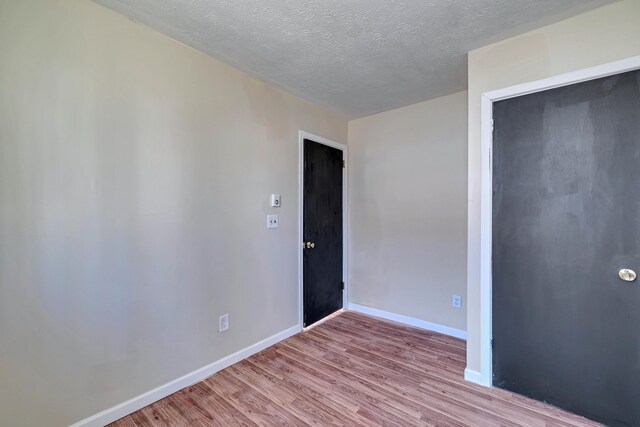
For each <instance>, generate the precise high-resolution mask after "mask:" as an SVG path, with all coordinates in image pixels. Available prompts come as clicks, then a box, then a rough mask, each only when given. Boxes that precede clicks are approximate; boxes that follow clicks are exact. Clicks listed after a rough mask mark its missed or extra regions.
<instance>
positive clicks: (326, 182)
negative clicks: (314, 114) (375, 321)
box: [303, 139, 343, 326]
mask: <svg viewBox="0 0 640 427" xmlns="http://www.w3.org/2000/svg"><path fill="white" fill-rule="evenodd" d="M342 159H343V156H342V150H338V149H336V148H332V147H328V146H326V145H323V144H318V143H317V142H314V141H311V140H308V139H305V140H304V203H303V204H304V212H303V239H304V249H303V288H304V292H303V299H304V325H305V326H307V325H311V324H312V323H315V322H317V321H318V320H320V319H322V318H323V317H325V316H327V315H328V314H331V313H333V312H335V311H337V310H339V309H341V308H342V290H343V283H342V268H343V266H342V254H343V252H342V244H343V242H342V223H343V218H342V169H343V163H342Z"/></svg>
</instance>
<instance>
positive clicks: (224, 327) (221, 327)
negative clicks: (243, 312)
mask: <svg viewBox="0 0 640 427" xmlns="http://www.w3.org/2000/svg"><path fill="white" fill-rule="evenodd" d="M228 330H229V315H228V314H223V315H222V316H220V319H218V332H224V331H228Z"/></svg>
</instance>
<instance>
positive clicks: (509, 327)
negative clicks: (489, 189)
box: [493, 71, 640, 426]
mask: <svg viewBox="0 0 640 427" xmlns="http://www.w3.org/2000/svg"><path fill="white" fill-rule="evenodd" d="M494 122H495V125H494V126H495V129H494V146H493V159H494V160H493V162H494V169H493V180H494V181H493V182H494V184H493V339H494V343H493V373H494V379H493V381H494V384H495V385H496V386H499V387H503V388H507V389H510V390H513V391H516V392H519V393H522V394H525V395H528V396H531V397H534V398H536V399H539V400H543V401H547V402H549V403H552V404H555V405H557V406H560V407H563V408H566V409H569V410H571V411H573V412H576V413H578V414H582V415H585V416H587V417H589V418H592V419H595V420H598V421H601V422H604V423H605V424H607V425H614V426H640V282H639V281H627V280H630V279H631V278H632V276H633V275H632V274H631V273H630V272H627V273H626V274H625V273H624V272H623V273H622V274H621V276H622V278H621V277H619V272H620V271H621V270H622V269H631V270H634V271H636V272H638V271H640V72H638V71H633V72H628V73H624V74H619V75H616V76H612V77H607V78H602V79H598V80H593V81H589V82H585V83H580V84H575V85H571V86H567V87H562V88H558V89H553V90H549V91H545V92H540V93H536V94H532V95H527V96H522V97H519V98H514V99H509V100H505V101H500V102H497V103H495V104H494Z"/></svg>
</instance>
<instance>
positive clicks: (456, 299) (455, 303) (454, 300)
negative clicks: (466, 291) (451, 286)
mask: <svg viewBox="0 0 640 427" xmlns="http://www.w3.org/2000/svg"><path fill="white" fill-rule="evenodd" d="M451 307H453V308H460V307H462V297H461V296H460V295H456V294H453V295H452V296H451Z"/></svg>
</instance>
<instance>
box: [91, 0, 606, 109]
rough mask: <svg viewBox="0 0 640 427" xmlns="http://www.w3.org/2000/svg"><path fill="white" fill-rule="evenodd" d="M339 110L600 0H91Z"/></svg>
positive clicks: (448, 79)
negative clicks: (475, 50)
mask: <svg viewBox="0 0 640 427" xmlns="http://www.w3.org/2000/svg"><path fill="white" fill-rule="evenodd" d="M96 1H97V2H98V3H100V4H103V5H105V6H107V7H109V8H111V9H114V10H116V11H118V12H121V13H123V14H125V15H127V16H129V17H131V18H132V19H134V20H136V21H139V22H141V23H143V24H146V25H148V26H150V27H152V28H154V29H156V30H158V31H159V32H161V33H164V34H166V35H167V36H169V37H171V38H173V39H175V40H178V41H180V42H182V43H184V44H186V45H189V46H191V47H193V48H195V49H198V50H200V51H202V52H204V53H206V54H209V55H211V56H213V57H215V58H217V59H219V60H221V61H223V62H226V63H227V64H230V65H232V66H234V67H235V68H238V69H240V70H242V71H245V72H247V73H249V74H251V75H253V76H255V77H257V78H259V79H261V80H264V81H266V82H269V83H271V84H273V85H275V86H278V87H280V88H282V89H285V90H287V91H289V92H291V93H293V94H295V95H298V96H300V97H302V98H304V99H307V100H309V101H311V102H314V103H317V104H319V105H322V106H325V107H327V108H328V109H330V110H332V111H334V112H336V113H338V114H340V115H343V116H345V117H347V118H356V117H362V116H366V115H369V114H372V113H376V112H380V111H386V110H390V109H393V108H396V107H401V106H405V105H409V104H413V103H416V102H420V101H424V100H427V99H430V98H435V97H437V96H441V95H446V94H450V93H453V92H457V91H460V90H464V89H466V87H467V60H466V53H467V52H468V51H469V50H471V49H474V48H477V47H480V46H482V45H485V44H488V43H492V42H495V41H498V40H500V39H503V38H506V37H510V36H513V35H516V34H518V33H521V32H524V31H528V30H531V29H534V28H536V27H539V26H542V25H546V24H549V23H552V22H556V21H559V20H562V19H565V18H567V17H569V16H573V15H576V14H578V13H582V12H584V11H586V10H589V9H593V8H595V7H598V6H601V5H603V4H606V3H611V1H609V0H308V1H303V0H96Z"/></svg>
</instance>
